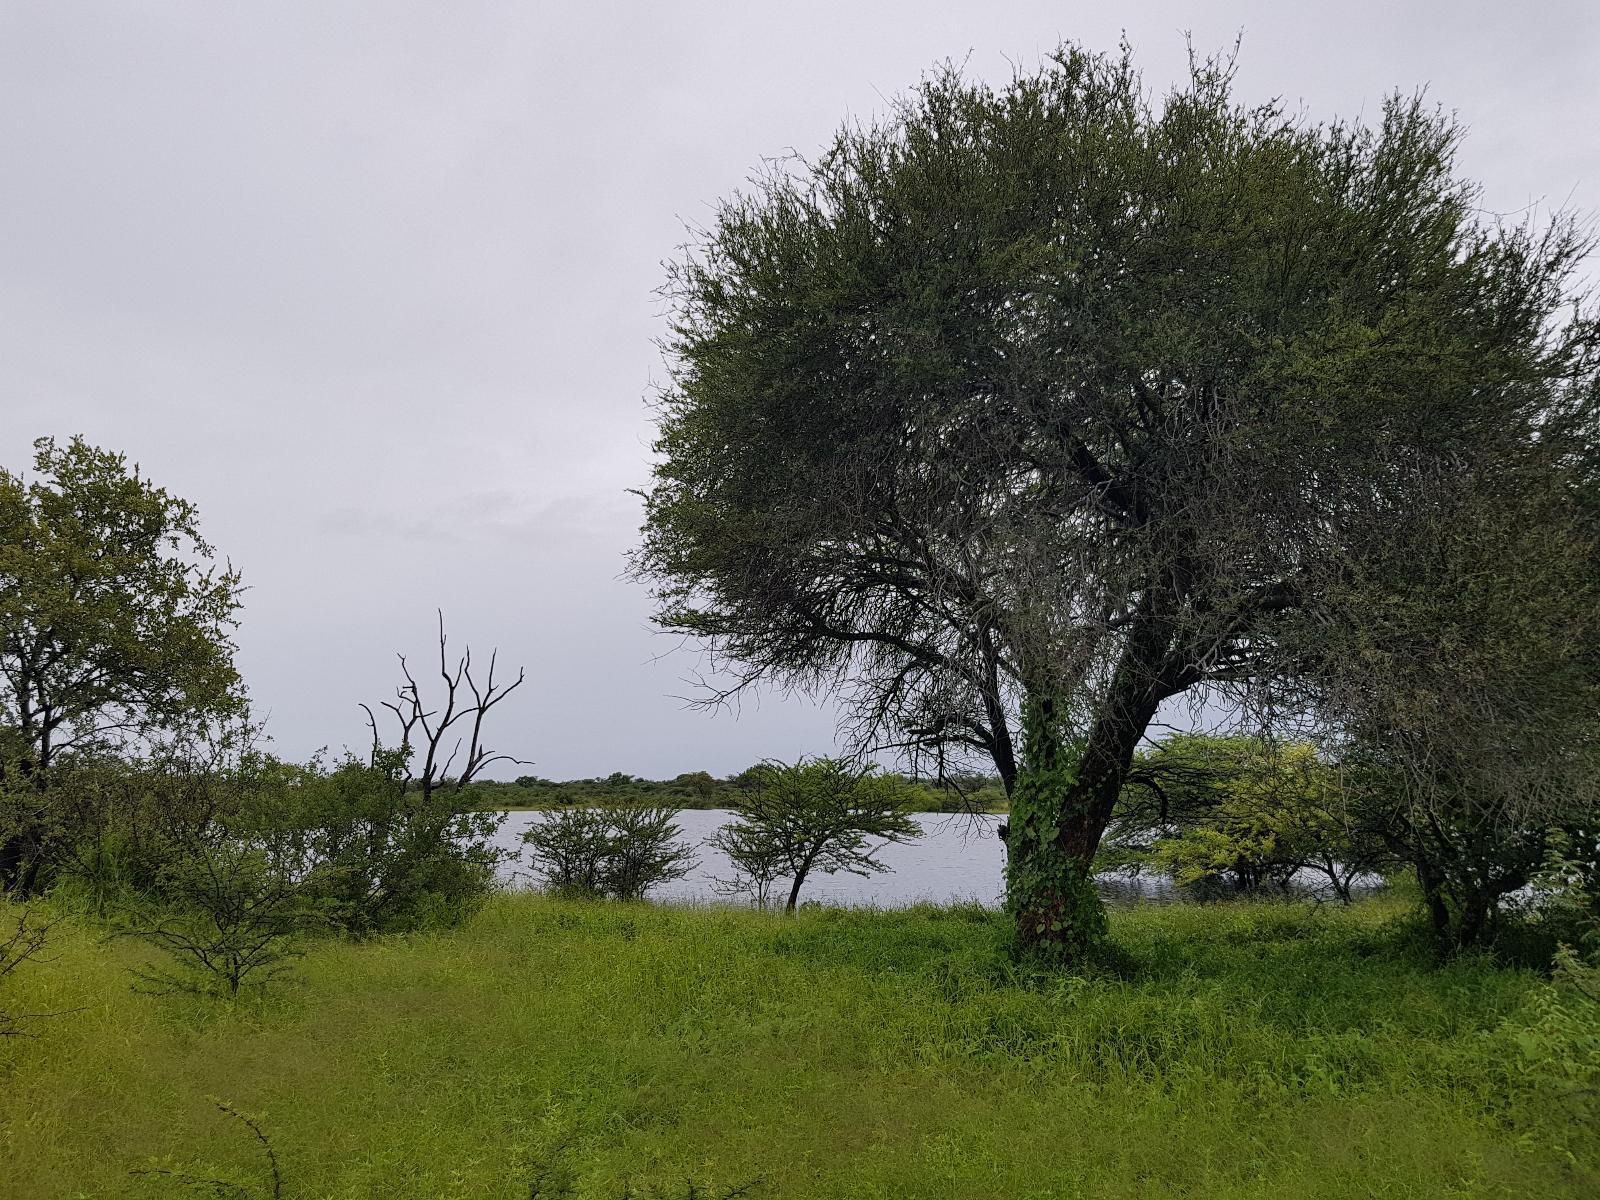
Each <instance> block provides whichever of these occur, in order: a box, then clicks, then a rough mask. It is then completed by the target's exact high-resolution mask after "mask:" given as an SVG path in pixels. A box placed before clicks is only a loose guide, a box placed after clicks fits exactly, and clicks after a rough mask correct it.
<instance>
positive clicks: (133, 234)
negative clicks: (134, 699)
mask: <svg viewBox="0 0 1600 1200" xmlns="http://www.w3.org/2000/svg"><path fill="white" fill-rule="evenodd" d="M1123 29H1126V31H1127V35H1128V37H1129V38H1130V40H1131V41H1132V43H1133V45H1134V47H1135V49H1136V52H1137V54H1138V58H1139V61H1140V63H1141V65H1142V67H1143V68H1144V71H1145V76H1146V82H1147V83H1148V84H1150V85H1152V86H1155V87H1157V88H1164V87H1165V85H1166V84H1167V83H1168V82H1169V81H1171V80H1172V79H1173V78H1174V77H1175V76H1176V75H1177V74H1178V73H1179V72H1180V71H1181V69H1182V66H1183V60H1184V42H1183V37H1182V31H1183V30H1185V29H1187V30H1190V31H1192V33H1193V36H1194V40H1195V43H1196V45H1197V47H1198V48H1200V49H1202V50H1211V49H1217V48H1221V47H1223V46H1225V45H1227V44H1229V43H1231V42H1232V40H1233V38H1234V36H1235V35H1236V34H1237V33H1238V32H1240V31H1241V30H1242V31H1243V34H1244V45H1243V50H1242V55H1241V59H1240V70H1239V92H1240V94H1241V95H1242V96H1243V97H1244V98H1247V99H1251V100H1255V99H1266V98H1269V97H1271V96H1282V97H1284V98H1285V99H1286V100H1288V101H1289V102H1290V103H1291V104H1293V105H1295V106H1297V107H1301V106H1303V107H1304V109H1305V110H1306V112H1307V113H1308V115H1310V116H1312V117H1314V118H1318V119H1321V118H1327V117H1331V116H1334V115H1344V116H1349V115H1354V114H1359V113H1366V114H1369V115H1370V114H1373V113H1375V112H1376V111H1377V109H1378V107H1379V105H1380V103H1381V101H1382V98H1383V96H1384V95H1385V94H1386V93H1387V92H1389V91H1391V90H1393V89H1395V88H1396V87H1399V88H1402V89H1405V90H1407V91H1409V90H1411V89H1413V88H1415V87H1416V86H1418V85H1422V84H1427V85H1429V87H1430V94H1431V95H1432V96H1433V97H1434V98H1435V99H1436V100H1438V101H1439V102H1441V103H1442V104H1444V105H1445V106H1447V107H1450V108H1453V109H1455V110H1456V111H1457V112H1458V114H1459V115H1460V117H1461V118H1462V119H1463V120H1464V122H1465V123H1466V124H1467V125H1468V126H1469V127H1470V129H1471V133H1470V136H1469V139H1468V141H1467V144H1466V147H1465V152H1464V155H1463V158H1462V167H1463V169H1464V171H1465V172H1466V173H1467V174H1469V175H1471V176H1474V177H1476V178H1477V179H1479V180H1481V181H1482V183H1483V184H1484V185H1485V189H1486V194H1485V200H1486V203H1487V204H1488V205H1489V206H1490V207H1492V208H1495V209H1497V210H1502V211H1510V210H1517V209H1521V208H1523V207H1524V206H1526V205H1528V204H1529V203H1530V202H1538V203H1541V204H1543V205H1546V206H1557V207H1559V206H1563V205H1565V206H1571V207H1576V208H1579V209H1582V210H1585V211H1588V212H1596V211H1600V138H1597V136H1596V130H1597V129H1600V71H1597V70H1596V67H1597V66H1600V5H1596V4H1594V3H1592V2H1574V3H1565V4H1561V3H1541V4H1537V5H1532V6H1528V7H1526V8H1520V7H1519V6H1516V5H1512V4H1509V3H1505V2H1503V0H1501V2H1496V3H1462V2H1454V3H1406V2H1404V0H1386V2H1377V3H1373V2H1357V3H1343V4H1338V5H1335V4H1315V5H1312V4H1294V3H1285V2H1283V0H1279V2H1277V3H1256V4H1246V3H1208V4H1205V5H1203V6H1202V5H1196V4H1193V3H1191V4H1183V5H1180V4H1159V3H1128V4H1121V5H1107V4H1104V3H1094V4H1084V3H1062V2H1060V0H1057V2H1055V3H997V2H995V0H976V2H972V3H943V2H940V0H910V2H903V3H893V4H889V3H870V2H866V0H856V2H850V3H809V2H804V0H793V2H790V3H783V4H778V3H761V2H754V0H743V2H740V3H719V4H710V3H703V4H689V3H678V2H674V0H650V2H648V3H646V2H644V0H637V2H635V3H628V4H619V3H606V2H604V0H588V2H585V3H571V2H569V3H534V2H527V3H519V4H487V3H466V2H463V0H450V2H448V3H446V2H444V0H439V2H437V3H432V4H404V3H397V2H395V0H384V2H383V3H372V4H356V3H338V2H333V0H314V2H306V3H284V2H282V0H274V2H272V3H267V2H260V3H255V4H239V3H222V2H219V0H204V2H202V3H191V4H184V3H172V2H166V3H159V4H150V3H130V2H127V0H122V2H118V3H103V4H77V3H62V2H59V0H48V2H41V3H28V4H24V3H16V2H13V0H6V2H4V3H0V164H3V168H0V172H3V173H0V218H3V219H0V463H3V464H4V465H6V466H7V467H9V468H11V469H13V470H17V469H20V468H23V467H25V466H27V465H28V460H29V457H30V453H31V451H30V447H31V443H32V440H33V439H34V438H35V437H38V436H41V435H46V434H50V435H55V436H57V437H61V438H66V437H69V436H71V435H72V434H75V433H82V434H84V435H85V436H87V437H88V438H89V439H90V440H91V441H92V442H94V443H97V444H99V445H103V446H108V447H114V448H116V449H120V450H123V451H125V452H127V453H128V454H129V456H130V457H132V458H134V459H137V460H138V461H139V462H140V463H141V464H142V465H143V466H144V468H145V470H146V472H147V473H148V474H149V475H150V476H152V477H153V478H154V479H155V480H156V481H157V482H159V483H161V484H163V485H165V486H167V487H169V488H170V489H172V490H174V491H175V492H177V493H178V494H180V495H182V496H184V497H186V498H188V499H190V500H192V501H194V502H195V503H196V504H197V505H199V507H200V511H201V515H202V519H203V525H204V529H205V531H206V533H207V535H208V536H209V538H210V539H211V540H212V541H213V542H214V543H215V544H216V545H217V547H218V548H219V549H220V550H221V551H222V552H224V553H225V554H227V555H228V556H229V557H231V558H232V560H233V561H234V563H235V564H236V565H237V566H238V567H239V568H240V569H241V570H242V571H243V573H244V577H245V581H246V583H247V584H248V585H249V589H250V590H249V592H248V594H247V597H246V607H245V612H244V623H243V626H242V628H241V630H240V634H239V643H240V648H241V656H240V657H241V666H242V669H243V671H244V674H245V677H246V679H247V681H248V683H249V686H250V689H251V692H252V694H253V696H254V698H255V702H256V705H257V707H258V709H259V710H260V711H261V712H263V713H265V714H268V716H269V729H270V732H271V733H272V735H273V736H274V739H275V743H276V749H277V750H278V751H279V752H280V753H284V754H287V755H291V756H304V755H306V754H309V753H310V752H311V751H313V750H315V749H316V748H318V747H319V746H323V745H331V746H333V747H335V748H337V747H339V746H341V745H343V744H346V743H349V744H352V745H360V744H361V743H362V740H363V736H364V731H363V727H362V725H361V722H360V713H359V710H358V709H357V708H356V703H357V701H359V700H363V699H365V700H374V699H380V698H383V697H384V696H385V695H387V694H388V693H389V692H390V691H391V689H392V686H393V683H394V681H395V679H396V673H395V669H394V662H393V657H392V656H393V654H394V652H395V651H397V650H406V651H409V652H410V653H412V654H414V655H423V656H425V655H426V654H427V653H428V652H429V648H430V639H431V636H432V623H433V620H434V616H433V613H434V608H435V606H440V607H442V608H443V609H444V611H445V616H446V620H447V622H448V626H449V629H450V632H451V634H452V636H453V638H454V639H455V640H456V641H458V642H466V641H469V640H470V641H471V642H472V644H473V645H474V647H475V648H477V649H479V650H480V651H487V650H488V649H489V648H490V647H491V646H498V647H499V648H500V654H501V659H502V662H503V663H508V664H511V665H516V664H523V665H525V666H526V667H527V669H528V674H529V682H528V684H527V685H526V686H525V687H524V689H523V691H522V693H520V694H519V695H518V697H516V698H515V699H513V700H511V701H508V702H507V704H506V706H505V707H504V708H503V709H500V710H497V714H498V715H499V716H500V720H499V721H498V723H497V724H496V726H495V727H494V729H493V737H492V738H491V741H492V743H493V744H494V745H495V746H497V747H498V748H502V749H505V750H507V751H511V752H515V753H517V754H518V755H520V756H522V757H525V758H530V759H534V760H536V761H537V766H536V767H535V768H534V770H535V771H536V772H537V773H538V774H541V775H545V776H549V777H554V778H567V777H573V776H584V775H593V774H604V773H608V772H611V771H614V770H622V771H628V772H631V773H634V774H642V775H649V776H663V775H672V774H676V773H678V772H680V771H687V770H697V769H708V770H711V771H713V772H715V773H717V774H726V773H729V772H731V771H735V770H738V769H740V768H742V767H744V766H746V765H748V764H749V763H751V762H752V761H755V760H756V759H759V758H762V757H765V756H778V757H783V758H793V757H794V756H796V755H798V754H800V753H802V752H815V751H822V750H826V749H827V748H828V747H830V746H831V745H832V735H833V717H832V714H831V713H830V712H829V711H828V709H827V708H826V707H825V706H820V707H819V706H818V705H816V704H813V703H811V702H809V701H806V700H803V699H784V698H782V697H780V696H767V697H764V698H762V699H761V701H760V703H759V705H753V704H746V706H745V707H744V710H743V712H742V713H740V714H738V715H737V716H736V715H734V714H722V715H717V716H709V715H706V714H704V713H701V712H698V711H688V710H686V709H685V707H684V705H683V703H682V701H680V700H679V699H676V698H675V697H677V696H680V695H682V694H684V693H685V692H686V691H687V690H688V689H687V685H686V684H685V683H684V682H683V677H684V676H685V675H686V674H688V673H690V672H692V671H693V670H694V669H695V668H696V665H697V660H696V657H695V655H694V654H693V653H690V652H686V651H683V650H675V649H674V647H675V646H676V643H675V642H673V641H671V640H669V639H667V638H665V637H664V636H662V635H660V634H655V633H652V631H651V629H650V625H649V619H648V618H649V600H648V596H647V594H646V593H645V591H644V589H643V588H641V587H639V586H638V585H636V584H633V583H630V582H628V581H627V580H626V579H624V578H623V577H622V572H623V569H624V555H625V554H626V552H627V551H628V550H629V549H630V548H631V547H632V546H633V545H634V544H635V542H636V539H637V528H638V524H639V516H640V514H639V508H638V503H637V501H636V500H635V499H634V498H632V497H631V496H629V495H628V494H627V490H626V489H628V488H630V487H638V486H640V485H642V484H643V483H645V482H646V481H647V479H648V474H649V466H648V463H649V444H650V441H651V425H650V414H649V409H648V406H647V404H646V397H647V395H648V393H649V390H650V386H651V383H652V380H658V379H660V378H661V375H662V370H661V365H660V360H659V357H658V354H657V351H656V350H655V348H654V344H653V340H654V339H655V338H656V337H657V336H658V335H659V334H660V333H661V331H662V314H661V308H660V304H659V302H658V301H657V300H656V299H655V297H654V295H653V292H654V289H655V288H656V287H657V286H658V285H659V283H660V282H661V280H662V277H663V273H662V269H661V262H662V260H663V259H664V258H667V257H669V256H671V255H672V254H673V252H674V248H675V246H677V245H678V244H679V243H680V242H681V241H682V240H683V229H684V222H686V221H699V220H704V219H705V218H706V217H707V216H708V214H709V212H710V209H711V206H712V204H713V203H714V202H715V201H716V200H717V198H718V197H721V196H724V195H726V194H728V193H729V192H730V191H732V190H733V189H735V188H737V187H738V186H739V185H740V184H741V182H742V181H743V180H744V179H745V178H746V176H747V175H748V174H749V173H750V172H751V170H752V169H753V168H754V167H755V166H756V165H757V164H758V163H759V161H760V160H761V158H762V157H763V156H771V155H775V154H780V153H782V152H784V151H785V150H786V149H788V148H790V147H793V148H795V149H798V150H800V151H802V152H806V151H811V150H814V149H816V148H817V147H819V146H820V145H821V144H822V143H823V142H825V141H826V139H827V138H828V136H829V134H830V132H831V131H832V130H833V129H834V127H835V126H837V124H838V123H839V122H840V121H841V120H842V119H843V118H845V117H847V116H854V117H869V116H871V115H872V114H873V113H875V112H881V111H883V109H884V108H885V106H886V100H887V98H889V97H893V96H894V95H896V94H897V93H900V92H901V91H903V90H904V89H905V88H906V87H907V86H908V85H911V84H913V83H915V82H916V80H917V79H918V77H919V75H920V74H921V73H922V72H923V71H924V70H926V69H927V68H928V67H929V66H930V65H932V64H934V63H936V62H938V61H940V60H943V59H946V58H950V57H954V58H957V59H963V58H964V59H966V60H967V61H968V64H969V68H970V70H972V71H973V72H974V73H976V74H979V75H982V76H984V77H986V78H989V79H992V80H994V81H996V82H1000V81H1003V80H1004V79H1005V78H1007V77H1008V76H1009V74H1010V71H1011V68H1010V66H1009V65H1008V64H1009V63H1010V62H1021V63H1024V64H1031V63H1033V62H1035V61H1037V58H1038V56H1039V55H1040V54H1041V53H1043V52H1045V51H1047V50H1049V49H1050V48H1051V47H1053V46H1054V45H1055V44H1056V43H1057V42H1058V41H1059V40H1061V39H1063V38H1071V39H1076V40H1078V41H1081V42H1083V43H1085V44H1086V45H1088V46H1090V47H1092V48H1098V49H1113V48H1114V47H1115V45H1116V42H1117V39H1118V36H1119V33H1120V31H1121V30H1123Z"/></svg>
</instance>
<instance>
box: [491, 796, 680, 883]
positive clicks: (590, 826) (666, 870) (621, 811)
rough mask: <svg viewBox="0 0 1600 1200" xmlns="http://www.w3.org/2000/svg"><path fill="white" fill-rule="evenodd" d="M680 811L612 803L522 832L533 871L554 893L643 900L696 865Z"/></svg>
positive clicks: (550, 817)
mask: <svg viewBox="0 0 1600 1200" xmlns="http://www.w3.org/2000/svg"><path fill="white" fill-rule="evenodd" d="M675 815H676V810H675V809H672V808H667V807H663V806H659V805H651V804H643V803H632V804H612V805H607V806H605V807H603V808H569V809H565V810H563V811H560V812H555V813H550V814H547V815H545V816H544V817H543V818H541V819H540V820H538V821H535V822H534V824H533V825H532V826H531V827H530V828H529V829H528V831H527V832H526V833H524V834H523V835H522V841H523V844H524V845H525V846H526V847H527V849H528V857H529V860H530V864H531V865H532V867H533V870H534V873H535V874H536V875H538V876H539V878H540V879H541V880H542V881H543V882H544V886H545V887H546V888H547V889H548V890H549V891H552V892H556V893H559V894H562V895H569V896H609V897H611V898H613V899H617V900H641V899H643V898H644V896H645V893H647V892H648V891H649V890H650V889H651V888H653V887H656V886H659V885H660V884H663V883H667V882H669V881H671V880H674V879H682V878H683V877H684V876H685V875H687V874H688V873H689V872H690V871H692V870H693V869H694V866H695V862H694V858H693V855H692V853H691V852H690V850H689V848H688V846H686V845H684V844H683V843H682V842H681V841H680V840H679V837H680V834H681V832H682V831H681V830H680V828H679V826H678V824H677V822H676V820H674V817H675Z"/></svg>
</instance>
